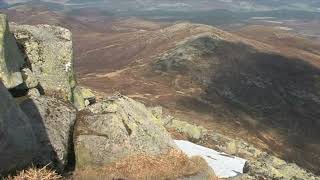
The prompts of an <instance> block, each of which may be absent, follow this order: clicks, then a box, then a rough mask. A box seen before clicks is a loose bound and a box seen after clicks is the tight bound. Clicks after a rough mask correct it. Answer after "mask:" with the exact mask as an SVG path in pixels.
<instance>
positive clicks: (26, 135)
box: [0, 81, 38, 174]
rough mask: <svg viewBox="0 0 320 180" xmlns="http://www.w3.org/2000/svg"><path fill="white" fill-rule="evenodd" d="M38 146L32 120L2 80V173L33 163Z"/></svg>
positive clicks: (0, 129)
mask: <svg viewBox="0 0 320 180" xmlns="http://www.w3.org/2000/svg"><path fill="white" fill-rule="evenodd" d="M37 147H38V146H37V139H36V136H35V134H34V132H33V129H32V125H31V122H30V120H29V119H28V118H27V116H26V115H25V114H24V113H23V112H22V111H21V109H20V107H19V106H18V105H17V104H16V102H15V100H14V99H13V98H12V97H11V95H10V93H9V92H8V91H7V89H6V88H5V87H4V85H3V84H2V82H1V81H0V174H6V173H7V172H10V171H15V170H17V169H19V168H23V167H24V166H27V165H29V164H31V162H32V159H33V157H34V154H35V149H36V148H37Z"/></svg>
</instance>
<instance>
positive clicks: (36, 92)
mask: <svg viewBox="0 0 320 180" xmlns="http://www.w3.org/2000/svg"><path fill="white" fill-rule="evenodd" d="M27 95H28V96H29V97H40V95H41V94H40V92H39V90H38V89H36V88H32V89H29V91H28V94H27Z"/></svg>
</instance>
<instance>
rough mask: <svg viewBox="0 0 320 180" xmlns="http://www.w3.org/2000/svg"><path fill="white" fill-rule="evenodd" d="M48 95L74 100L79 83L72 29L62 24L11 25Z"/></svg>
mask: <svg viewBox="0 0 320 180" xmlns="http://www.w3.org/2000/svg"><path fill="white" fill-rule="evenodd" d="M11 28H12V31H13V32H14V34H15V36H16V39H17V40H18V42H19V43H20V44H21V45H22V46H23V47H24V50H25V54H26V59H27V61H29V65H30V66H31V67H29V68H31V69H32V72H33V73H34V75H35V77H36V79H38V81H39V83H40V85H41V87H42V88H43V89H44V92H45V94H47V95H55V96H59V97H61V98H63V99H65V100H69V101H72V96H73V95H72V93H73V92H72V91H73V89H74V87H75V85H76V80H75V77H74V70H73V48H72V39H71V32H70V31H69V30H67V29H64V28H62V27H58V26H49V25H37V26H29V25H14V24H12V25H11Z"/></svg>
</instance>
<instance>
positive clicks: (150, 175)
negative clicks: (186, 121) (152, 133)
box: [74, 150, 215, 180]
mask: <svg viewBox="0 0 320 180" xmlns="http://www.w3.org/2000/svg"><path fill="white" fill-rule="evenodd" d="M198 174H204V175H205V176H207V177H212V179H214V177H215V176H214V173H213V172H212V170H211V169H210V168H209V167H208V164H207V163H206V161H205V160H204V159H202V158H201V157H193V158H191V159H189V158H188V157H187V156H186V155H185V154H184V153H182V152H181V151H179V150H171V151H169V152H168V153H167V154H163V155H159V156H148V155H137V156H132V157H129V158H126V159H123V160H120V161H118V162H115V163H112V164H110V165H108V166H107V167H103V168H99V169H86V170H78V171H77V172H76V173H75V176H74V179H77V180H79V179H83V180H84V179H157V180H162V179H163V180H164V179H177V178H181V177H190V176H194V175H198Z"/></svg>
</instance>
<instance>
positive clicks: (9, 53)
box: [0, 14, 24, 88]
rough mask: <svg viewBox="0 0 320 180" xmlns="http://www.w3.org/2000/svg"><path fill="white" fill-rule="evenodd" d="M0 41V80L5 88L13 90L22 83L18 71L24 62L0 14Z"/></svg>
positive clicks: (4, 17)
mask: <svg viewBox="0 0 320 180" xmlns="http://www.w3.org/2000/svg"><path fill="white" fill-rule="evenodd" d="M0 41H1V42H0V79H2V81H3V83H4V85H5V86H6V87H7V88H13V87H16V86H18V85H19V84H22V82H23V80H22V76H21V72H20V70H21V68H22V66H23V64H24V60H23V57H22V55H21V54H20V52H19V49H18V46H17V44H16V41H15V39H14V36H13V35H12V34H11V32H10V30H9V26H8V21H7V18H6V16H5V15H3V14H0Z"/></svg>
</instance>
